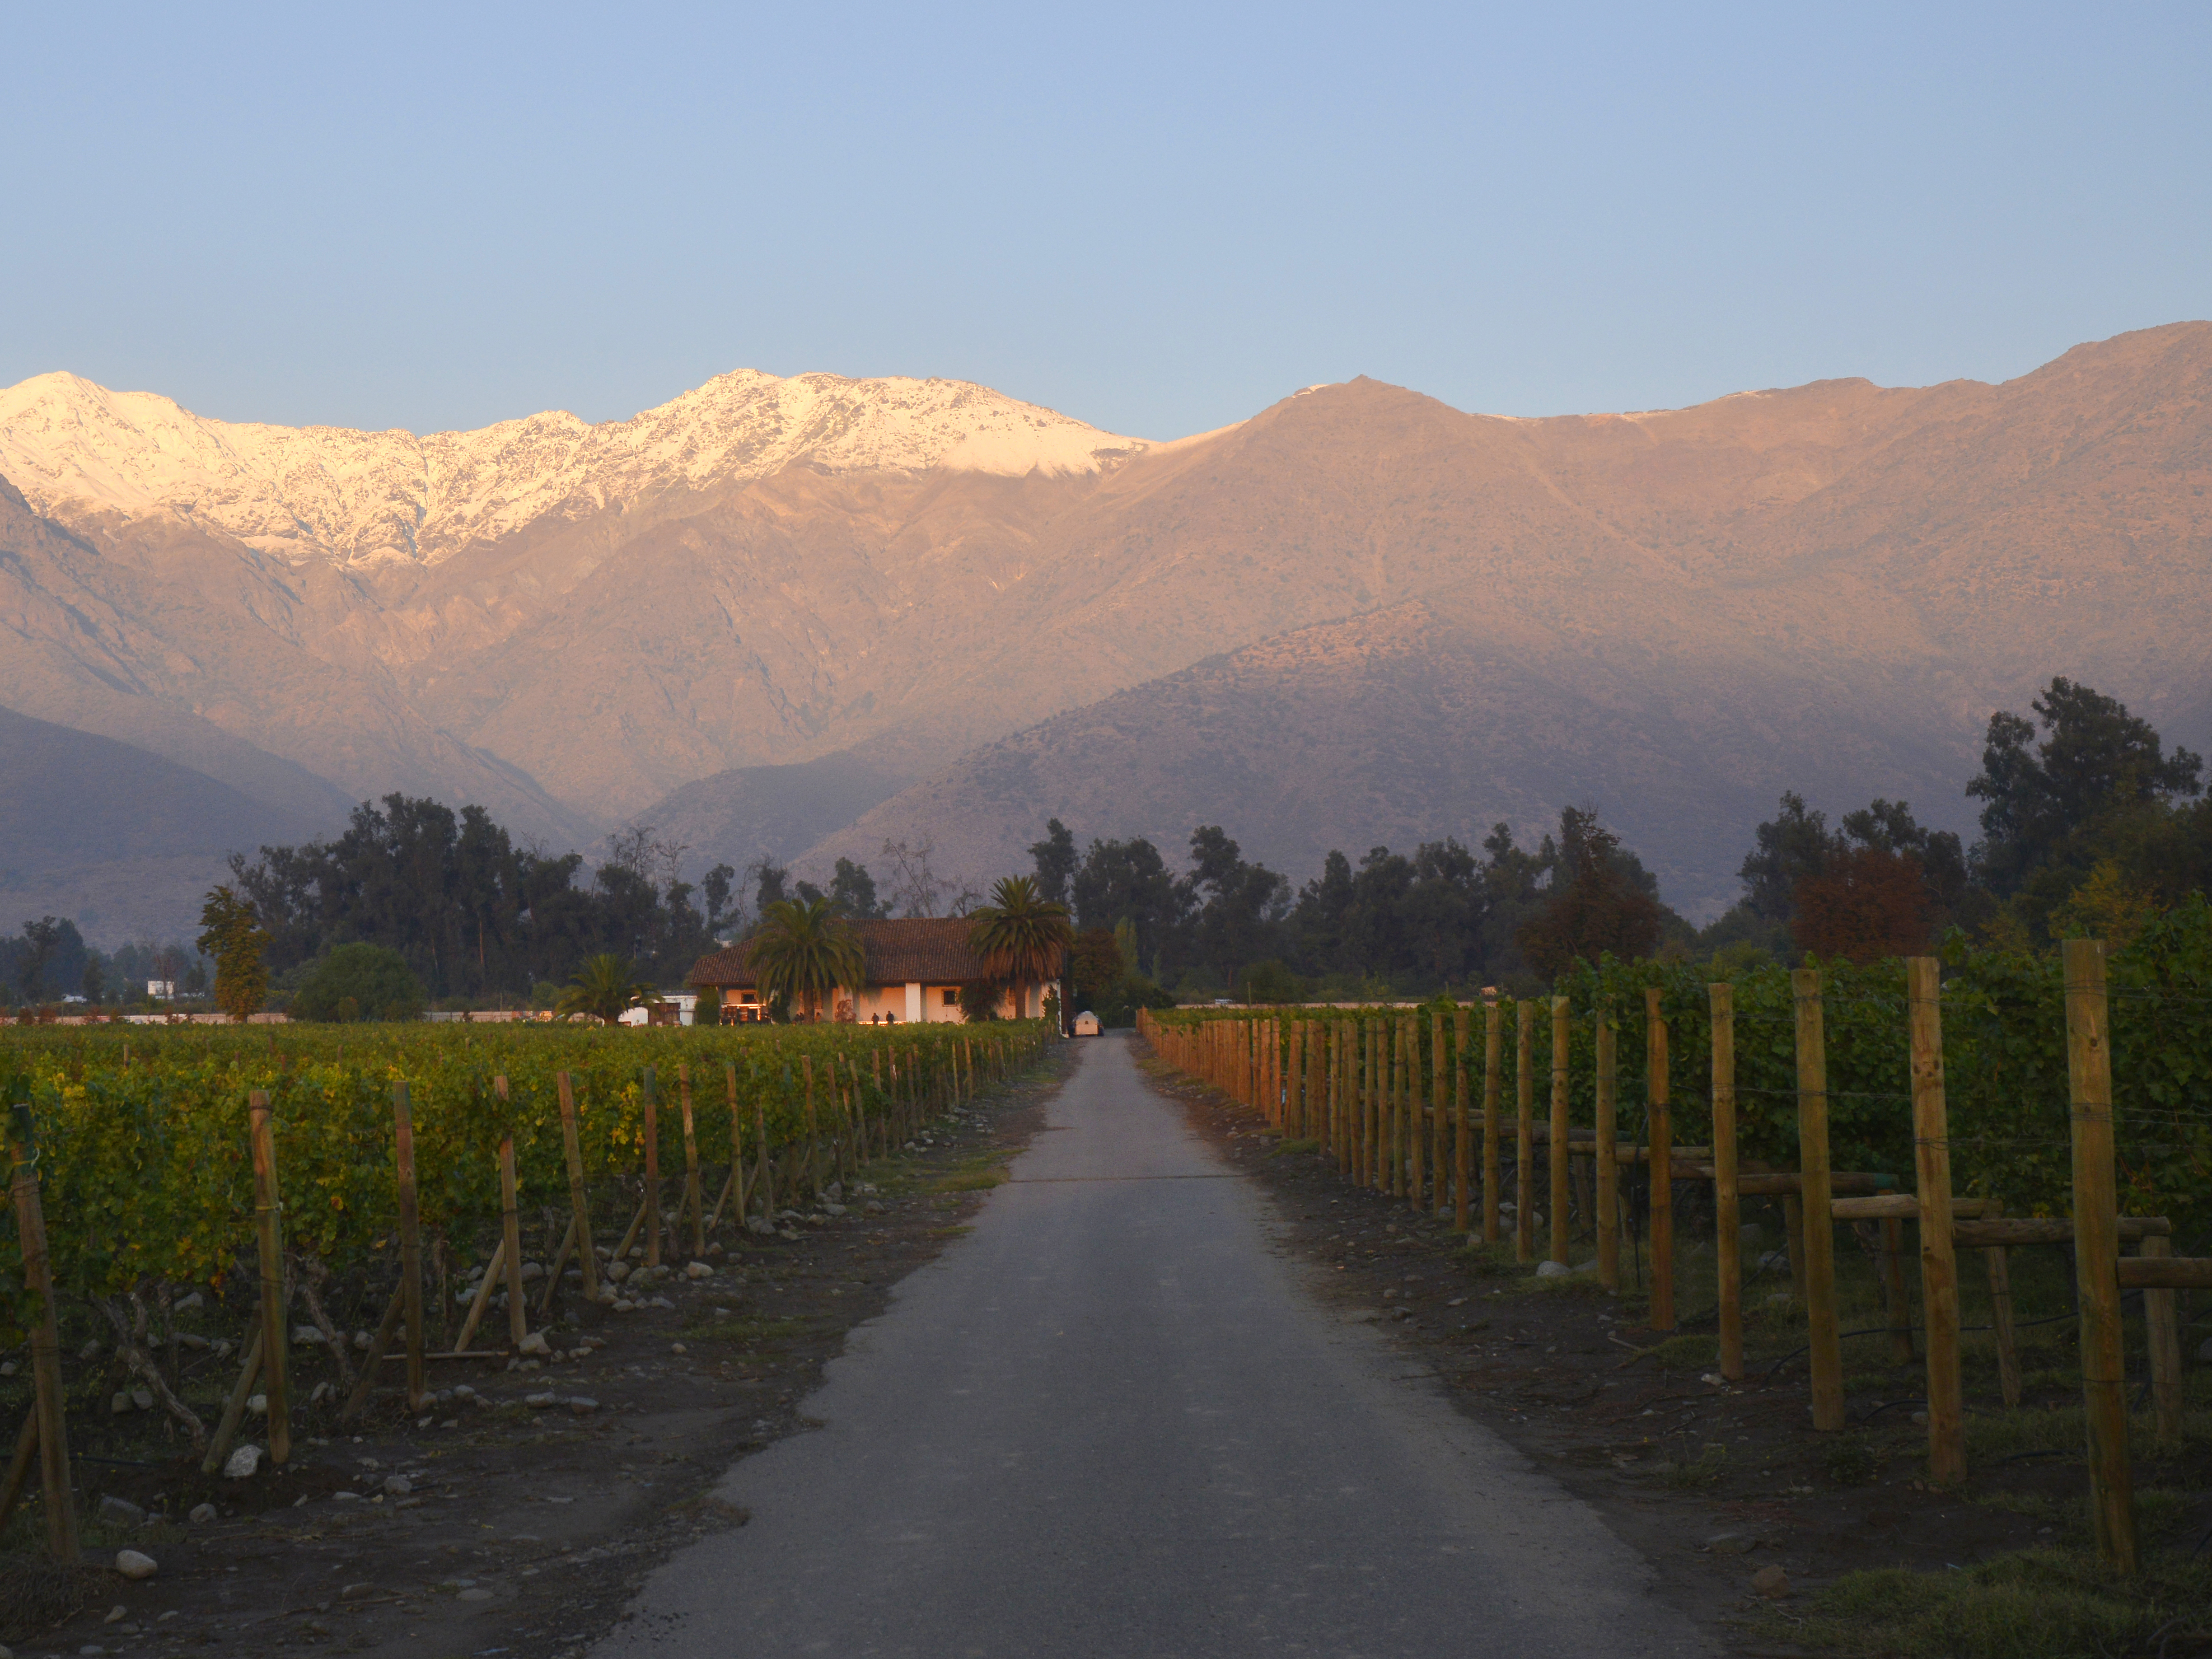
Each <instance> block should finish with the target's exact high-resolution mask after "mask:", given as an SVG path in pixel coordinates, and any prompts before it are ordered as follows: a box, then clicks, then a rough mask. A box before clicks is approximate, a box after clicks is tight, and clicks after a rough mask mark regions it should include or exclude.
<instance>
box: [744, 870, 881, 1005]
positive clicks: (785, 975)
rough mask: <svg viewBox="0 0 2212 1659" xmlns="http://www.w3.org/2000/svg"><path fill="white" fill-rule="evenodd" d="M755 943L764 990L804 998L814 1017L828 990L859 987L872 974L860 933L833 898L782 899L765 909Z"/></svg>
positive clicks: (754, 959)
mask: <svg viewBox="0 0 2212 1659" xmlns="http://www.w3.org/2000/svg"><path fill="white" fill-rule="evenodd" d="M749 943H750V961H751V963H752V969H753V973H754V975H756V976H757V978H758V980H759V981H760V987H761V989H762V990H763V992H765V993H766V994H768V995H769V996H770V997H776V996H781V997H782V998H783V999H784V1000H786V1001H787V1002H798V1001H799V1000H802V999H803V1000H804V1001H805V1008H806V1014H807V1018H810V1019H811V1018H816V1017H817V1015H818V1014H819V1013H820V1012H821V1004H822V994H823V992H824V991H831V990H835V989H836V987H838V986H840V985H846V986H851V987H854V988H855V989H857V988H858V987H860V982H861V981H862V979H863V977H864V976H865V975H866V973H867V959H866V953H865V952H864V951H862V950H861V948H860V936H859V935H858V934H856V933H854V931H853V924H852V923H851V922H849V921H846V920H845V918H844V916H843V915H842V913H841V912H840V911H839V910H838V908H837V907H836V902H834V901H832V900H829V899H827V898H816V899H779V900H778V901H777V902H775V903H774V904H771V905H769V907H768V908H767V909H765V910H763V911H762V912H761V919H760V926H759V927H756V928H755V929H754V930H753V936H752V939H750V942H749Z"/></svg>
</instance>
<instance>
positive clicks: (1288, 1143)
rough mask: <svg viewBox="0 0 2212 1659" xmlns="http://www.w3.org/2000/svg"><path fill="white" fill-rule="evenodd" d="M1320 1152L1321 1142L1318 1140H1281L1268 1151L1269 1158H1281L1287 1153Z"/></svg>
mask: <svg viewBox="0 0 2212 1659" xmlns="http://www.w3.org/2000/svg"><path fill="white" fill-rule="evenodd" d="M1320 1150H1321V1142H1319V1141H1318V1140H1279V1141H1277V1142H1276V1143H1275V1144H1274V1146H1273V1147H1271V1148H1270V1149H1269V1150H1268V1152H1267V1156H1268V1157H1269V1158H1280V1157H1281V1156H1282V1155H1283V1154H1284V1153H1285V1152H1319V1151H1320Z"/></svg>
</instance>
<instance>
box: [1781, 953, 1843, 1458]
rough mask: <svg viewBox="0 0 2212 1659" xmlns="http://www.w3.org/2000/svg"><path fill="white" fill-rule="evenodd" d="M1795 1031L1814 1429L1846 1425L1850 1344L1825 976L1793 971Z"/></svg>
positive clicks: (1811, 970) (1814, 970)
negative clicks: (1840, 1300)
mask: <svg viewBox="0 0 2212 1659" xmlns="http://www.w3.org/2000/svg"><path fill="white" fill-rule="evenodd" d="M1790 993H1791V1000H1792V1002H1793V1004H1794V1005H1795V1009H1796V1030H1797V1169H1798V1188H1797V1197H1798V1205H1799V1208H1800V1210H1801V1211H1802V1213H1803V1215H1804V1218H1805V1221H1804V1225H1805V1327H1806V1334H1807V1341H1808V1355H1807V1361H1808V1364H1809V1365H1810V1367H1811V1370H1812V1373H1813V1426H1814V1428H1815V1429H1819V1430H1821V1431H1835V1430H1838V1429H1841V1428H1842V1427H1843V1426H1844V1345H1843V1337H1842V1332H1841V1328H1840V1327H1839V1326H1838V1323H1837V1320H1836V1273H1835V1246H1836V1226H1835V1221H1834V1219H1833V1216H1834V1212H1833V1210H1832V1207H1831V1206H1832V1204H1833V1202H1834V1194H1833V1191H1832V1182H1830V1180H1829V1173H1828V1051H1827V1040H1826V1030H1825V1027H1824V1024H1823V1021H1822V1018H1821V1013H1822V1011H1821V1002H1820V969H1817V968H1798V969H1792V970H1791V972H1790Z"/></svg>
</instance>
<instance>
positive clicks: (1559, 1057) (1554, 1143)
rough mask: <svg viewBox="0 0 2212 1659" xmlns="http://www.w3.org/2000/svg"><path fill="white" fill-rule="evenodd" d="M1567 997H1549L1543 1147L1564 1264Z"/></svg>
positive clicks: (1555, 1239)
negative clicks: (1548, 1092) (1548, 1090)
mask: <svg viewBox="0 0 2212 1659" xmlns="http://www.w3.org/2000/svg"><path fill="white" fill-rule="evenodd" d="M1572 1138H1573V1137H1572V1135H1571V1133H1570V1132H1569V1130H1568V1127H1567V1000H1566V998H1565V997H1553V999H1552V1139H1551V1140H1550V1142H1549V1144H1547V1146H1546V1147H1545V1149H1544V1163H1545V1167H1546V1168H1547V1170H1548V1171H1549V1172H1550V1175H1551V1177H1552V1194H1551V1211H1552V1216H1551V1221H1552V1260H1553V1261H1556V1262H1558V1263H1559V1265H1560V1266H1561V1267H1565V1266H1566V1265H1567V1238H1568V1236H1569V1230H1568V1226H1567V1156H1568V1143H1569V1142H1570V1141H1571V1139H1572Z"/></svg>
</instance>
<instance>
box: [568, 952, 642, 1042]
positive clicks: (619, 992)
mask: <svg viewBox="0 0 2212 1659" xmlns="http://www.w3.org/2000/svg"><path fill="white" fill-rule="evenodd" d="M664 1000H665V998H663V997H662V996H661V994H660V993H659V992H658V991H656V990H654V989H653V987H652V986H650V985H647V984H646V983H645V982H644V981H642V980H641V979H639V978H638V976H637V969H636V968H635V966H634V965H632V963H630V962H629V958H627V957H618V956H614V955H612V954H608V955H605V956H596V957H586V958H585V959H584V965H583V966H582V967H580V968H579V969H576V976H575V977H574V979H572V980H570V981H568V989H567V990H565V991H563V992H562V993H561V1000H559V1001H557V1002H556V1003H555V1004H554V1005H553V1012H555V1013H556V1014H564V1015H565V1014H589V1015H590V1016H592V1018H594V1019H603V1020H605V1021H606V1023H607V1024H610V1025H612V1024H615V1023H616V1022H617V1021H618V1020H620V1019H621V1018H622V1017H623V1014H624V1012H627V1011H628V1010H629V1009H631V1008H634V1007H636V1006H639V1005H640V1004H643V1005H644V1006H647V1007H648V1008H650V1007H653V1006H655V1005H656V1004H659V1003H660V1002H662V1001H664Z"/></svg>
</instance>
